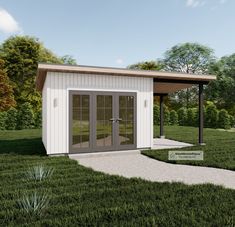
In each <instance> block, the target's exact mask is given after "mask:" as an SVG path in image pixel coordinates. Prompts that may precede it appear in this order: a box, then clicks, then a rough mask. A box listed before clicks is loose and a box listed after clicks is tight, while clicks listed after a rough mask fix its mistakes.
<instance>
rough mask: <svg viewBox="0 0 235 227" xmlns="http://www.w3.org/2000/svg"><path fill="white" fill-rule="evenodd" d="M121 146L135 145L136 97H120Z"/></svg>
mask: <svg viewBox="0 0 235 227" xmlns="http://www.w3.org/2000/svg"><path fill="white" fill-rule="evenodd" d="M118 122H119V135H118V137H119V145H132V144H134V96H119V118H118Z"/></svg>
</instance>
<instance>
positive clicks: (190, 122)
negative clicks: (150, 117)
mask: <svg viewBox="0 0 235 227" xmlns="http://www.w3.org/2000/svg"><path fill="white" fill-rule="evenodd" d="M195 117H196V109H195V108H188V109H187V122H186V124H187V126H194V125H195Z"/></svg>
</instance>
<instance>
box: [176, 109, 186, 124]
mask: <svg viewBox="0 0 235 227" xmlns="http://www.w3.org/2000/svg"><path fill="white" fill-rule="evenodd" d="M177 114H178V121H179V125H181V126H183V125H186V123H187V109H186V108H185V107H181V108H180V109H178V111H177Z"/></svg>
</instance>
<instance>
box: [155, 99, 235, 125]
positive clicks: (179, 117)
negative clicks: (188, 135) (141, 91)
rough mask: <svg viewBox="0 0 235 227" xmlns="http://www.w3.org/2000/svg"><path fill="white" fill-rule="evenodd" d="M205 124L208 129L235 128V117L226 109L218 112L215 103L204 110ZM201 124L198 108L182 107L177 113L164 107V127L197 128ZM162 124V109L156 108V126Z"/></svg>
mask: <svg viewBox="0 0 235 227" xmlns="http://www.w3.org/2000/svg"><path fill="white" fill-rule="evenodd" d="M203 112H204V124H205V127H206V128H224V129H229V128H231V127H235V117H234V116H231V115H229V114H228V112H227V111H226V110H224V109H222V110H218V109H217V108H216V106H215V105H214V104H213V103H211V102H210V103H208V104H207V105H206V107H204V108H203ZM198 122H199V110H198V108H188V109H187V108H185V107H181V108H180V109H178V110H177V111H175V110H170V111H169V109H168V107H167V106H164V125H180V126H194V127H197V126H198ZM159 124H160V108H159V106H158V105H155V106H154V125H159Z"/></svg>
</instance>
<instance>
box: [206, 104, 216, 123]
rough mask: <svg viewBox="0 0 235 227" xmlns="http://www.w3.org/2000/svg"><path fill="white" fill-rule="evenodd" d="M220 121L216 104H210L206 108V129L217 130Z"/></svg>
mask: <svg viewBox="0 0 235 227" xmlns="http://www.w3.org/2000/svg"><path fill="white" fill-rule="evenodd" d="M217 121H218V110H217V108H216V106H215V104H214V103H210V104H209V105H208V106H207V107H206V114H205V127H207V128H216V127H217Z"/></svg>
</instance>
